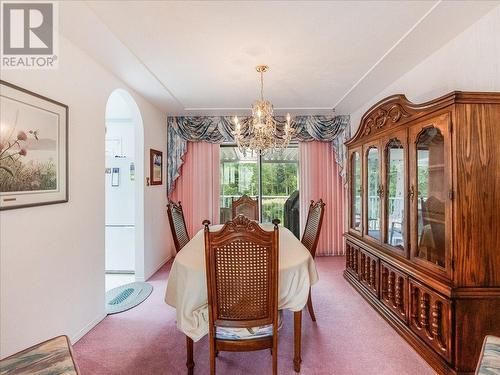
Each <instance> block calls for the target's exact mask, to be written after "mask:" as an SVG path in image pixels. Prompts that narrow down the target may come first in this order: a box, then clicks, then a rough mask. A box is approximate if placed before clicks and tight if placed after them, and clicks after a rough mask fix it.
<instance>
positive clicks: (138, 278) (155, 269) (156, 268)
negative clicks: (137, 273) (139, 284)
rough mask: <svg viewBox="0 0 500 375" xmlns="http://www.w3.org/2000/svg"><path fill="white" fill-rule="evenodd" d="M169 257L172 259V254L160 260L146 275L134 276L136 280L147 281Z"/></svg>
mask: <svg viewBox="0 0 500 375" xmlns="http://www.w3.org/2000/svg"><path fill="white" fill-rule="evenodd" d="M170 259H172V255H169V256H168V257H167V258H166V259H164V260H162V261H161V262H160V263H159V264H158V265H157V266H156V267H155V268H154V270H153V271H151V272H150V273H149V275H147V276H146V277H136V278H135V280H136V281H147V280H149V278H150V277H151V276H153V275H154V274H155V273H156V272H158V270H159V269H160V268H162V267H163V266H164V265H165V264H166V263H167V262H168V261H169V260H170Z"/></svg>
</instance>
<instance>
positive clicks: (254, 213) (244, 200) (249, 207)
mask: <svg viewBox="0 0 500 375" xmlns="http://www.w3.org/2000/svg"><path fill="white" fill-rule="evenodd" d="M231 211H232V214H233V219H234V218H235V217H236V216H238V215H244V216H246V217H247V218H248V219H250V220H257V221H258V220H259V201H258V200H257V199H252V198H250V197H249V196H248V195H246V194H243V195H242V196H241V197H239V198H238V199H236V200H233V202H232V205H231Z"/></svg>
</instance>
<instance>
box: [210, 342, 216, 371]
mask: <svg viewBox="0 0 500 375" xmlns="http://www.w3.org/2000/svg"><path fill="white" fill-rule="evenodd" d="M215 351H216V350H215V340H214V339H212V340H210V375H215Z"/></svg>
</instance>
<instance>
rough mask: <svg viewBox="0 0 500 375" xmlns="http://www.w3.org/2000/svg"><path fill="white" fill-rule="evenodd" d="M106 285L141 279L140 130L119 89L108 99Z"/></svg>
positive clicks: (136, 116) (138, 116)
mask: <svg viewBox="0 0 500 375" xmlns="http://www.w3.org/2000/svg"><path fill="white" fill-rule="evenodd" d="M105 121H106V135H105V159H106V160H105V173H106V178H105V191H106V199H105V202H106V216H105V225H106V227H105V231H106V246H105V249H106V250H105V251H106V257H105V258H106V261H105V271H106V290H109V289H112V288H114V287H116V286H119V285H122V284H126V283H128V282H132V281H135V280H140V281H142V280H144V185H143V183H142V182H143V181H144V130H143V123H142V117H141V113H140V111H139V107H138V106H137V104H136V103H135V101H134V99H133V98H132V96H131V95H130V94H129V93H128V92H127V91H125V90H123V89H116V90H114V91H113V92H112V93H111V95H110V96H109V98H108V102H107V104H106V117H105Z"/></svg>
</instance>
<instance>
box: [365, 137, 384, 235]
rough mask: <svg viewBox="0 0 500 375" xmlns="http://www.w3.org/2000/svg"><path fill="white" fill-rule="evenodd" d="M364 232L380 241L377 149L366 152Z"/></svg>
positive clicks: (379, 191)
mask: <svg viewBox="0 0 500 375" xmlns="http://www.w3.org/2000/svg"><path fill="white" fill-rule="evenodd" d="M366 193H367V194H366V196H367V197H366V199H367V202H366V230H365V234H367V235H369V236H370V237H373V238H376V239H377V240H380V234H381V225H380V224H381V220H380V195H381V186H380V154H379V149H378V148H377V147H374V146H371V147H369V148H368V150H367V151H366Z"/></svg>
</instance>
